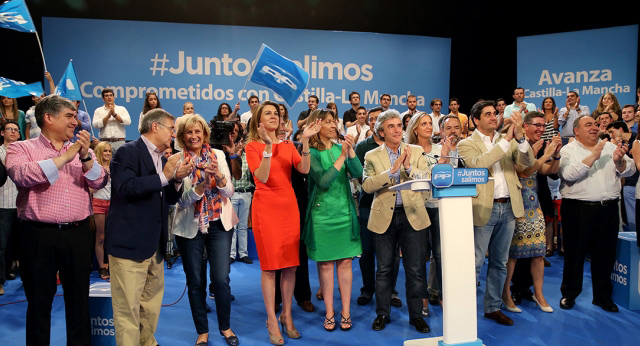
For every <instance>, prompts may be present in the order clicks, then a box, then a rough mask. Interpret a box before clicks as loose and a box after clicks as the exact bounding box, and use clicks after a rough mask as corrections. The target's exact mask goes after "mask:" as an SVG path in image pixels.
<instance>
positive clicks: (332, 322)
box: [324, 312, 336, 332]
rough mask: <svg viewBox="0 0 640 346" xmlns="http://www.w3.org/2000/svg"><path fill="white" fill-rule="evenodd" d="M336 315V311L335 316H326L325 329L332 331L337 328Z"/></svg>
mask: <svg viewBox="0 0 640 346" xmlns="http://www.w3.org/2000/svg"><path fill="white" fill-rule="evenodd" d="M335 317H336V313H335V312H334V313H333V316H331V317H329V318H327V317H326V316H325V318H324V330H326V331H328V332H332V331H334V330H336V320H335ZM328 327H330V328H328Z"/></svg>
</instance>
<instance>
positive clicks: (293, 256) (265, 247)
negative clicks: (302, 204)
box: [245, 141, 302, 270]
mask: <svg viewBox="0 0 640 346" xmlns="http://www.w3.org/2000/svg"><path fill="white" fill-rule="evenodd" d="M264 147H265V144H264V143H260V142H256V141H253V142H250V143H248V144H247V146H246V147H245V152H246V157H247V164H248V165H249V170H250V171H251V172H255V170H256V169H258V167H259V166H260V163H261V162H262V159H263V158H262V152H263V151H264ZM272 153H273V156H272V157H271V168H270V170H269V179H267V183H266V184H263V183H262V182H260V181H259V180H258V179H256V178H255V176H254V180H255V184H256V190H255V192H254V194H253V202H252V210H251V222H252V225H253V235H254V237H255V241H256V248H257V250H258V257H259V258H260V269H262V270H277V269H282V268H289V267H297V266H299V265H300V258H299V257H298V252H299V251H300V248H299V247H300V213H299V212H298V202H297V200H296V195H295V194H294V192H293V186H292V185H291V169H295V168H294V167H296V166H298V164H299V163H300V161H302V158H301V157H300V154H298V151H297V150H296V148H295V146H294V145H293V143H291V142H289V141H284V142H280V143H278V144H273V146H272Z"/></svg>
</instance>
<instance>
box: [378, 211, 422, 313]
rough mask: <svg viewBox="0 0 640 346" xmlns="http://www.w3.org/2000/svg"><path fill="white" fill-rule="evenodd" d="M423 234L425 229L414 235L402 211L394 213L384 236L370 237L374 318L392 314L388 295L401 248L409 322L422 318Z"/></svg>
mask: <svg viewBox="0 0 640 346" xmlns="http://www.w3.org/2000/svg"><path fill="white" fill-rule="evenodd" d="M396 209H397V208H396ZM426 234H427V232H426V230H425V229H423V230H418V231H416V230H414V229H413V227H411V224H410V223H409V221H408V220H407V216H406V214H405V212H404V210H403V209H400V210H399V211H394V213H393V218H392V219H391V224H390V225H389V228H388V229H387V231H386V232H385V233H383V234H377V233H373V235H374V238H375V247H376V259H377V260H378V271H377V272H376V314H378V315H384V316H389V313H390V312H391V292H392V290H393V284H394V282H395V277H394V271H393V266H394V261H395V256H396V249H397V248H398V245H400V249H401V250H402V264H403V265H404V272H405V275H406V281H405V285H406V286H405V287H406V292H407V308H408V310H409V318H419V317H422V298H423V296H424V294H423V292H424V289H425V288H426V283H425V282H426V278H425V277H424V273H425V270H426V269H425V266H426V264H425V258H426V257H425V254H426V251H425V246H426V238H425V237H426Z"/></svg>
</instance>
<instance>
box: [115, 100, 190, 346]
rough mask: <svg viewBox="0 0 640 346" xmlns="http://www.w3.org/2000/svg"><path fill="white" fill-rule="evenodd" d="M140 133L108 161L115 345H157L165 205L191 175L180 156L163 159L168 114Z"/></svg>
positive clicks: (171, 130)
mask: <svg viewBox="0 0 640 346" xmlns="http://www.w3.org/2000/svg"><path fill="white" fill-rule="evenodd" d="M140 133H141V134H142V136H141V137H140V138H138V139H137V140H135V141H132V142H129V143H126V144H125V145H123V146H122V147H120V149H119V150H118V151H117V152H116V155H115V156H114V158H113V160H112V161H111V205H110V208H109V214H108V216H107V226H106V237H105V242H106V249H107V253H108V254H109V266H110V272H111V273H110V274H111V295H112V305H113V317H114V322H115V328H116V343H117V344H118V345H157V342H156V340H155V337H154V333H155V330H156V327H157V325H158V317H159V315H160V306H161V304H162V296H163V294H164V268H163V255H164V253H165V247H166V242H167V229H168V227H167V223H168V210H169V205H170V204H174V203H176V202H177V201H178V198H179V197H180V193H181V190H182V178H184V177H185V176H187V175H188V174H190V173H191V172H192V170H193V166H192V164H191V161H190V160H186V161H184V162H180V155H179V154H176V155H173V156H171V157H169V159H168V160H167V159H166V158H165V157H164V156H163V152H164V150H166V149H167V148H169V147H170V145H171V140H172V139H173V138H174V136H175V127H174V118H173V116H172V115H171V114H169V113H167V112H166V111H164V110H162V109H157V110H152V111H150V112H148V113H147V114H146V116H145V117H144V120H143V122H142V124H141V128H140Z"/></svg>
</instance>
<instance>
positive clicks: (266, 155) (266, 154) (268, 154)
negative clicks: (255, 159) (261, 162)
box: [262, 151, 273, 158]
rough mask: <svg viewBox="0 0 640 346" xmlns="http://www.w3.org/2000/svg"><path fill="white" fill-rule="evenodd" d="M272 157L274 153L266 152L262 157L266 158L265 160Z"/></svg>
mask: <svg viewBox="0 0 640 346" xmlns="http://www.w3.org/2000/svg"><path fill="white" fill-rule="evenodd" d="M272 155H273V153H267V152H266V151H263V152H262V157H264V158H268V157H271V156H272Z"/></svg>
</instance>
